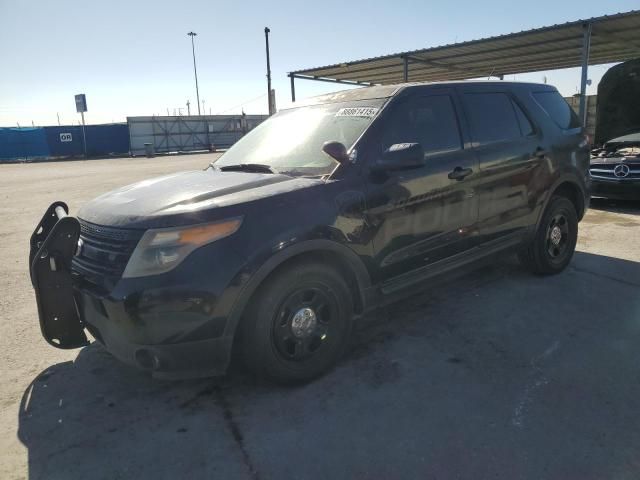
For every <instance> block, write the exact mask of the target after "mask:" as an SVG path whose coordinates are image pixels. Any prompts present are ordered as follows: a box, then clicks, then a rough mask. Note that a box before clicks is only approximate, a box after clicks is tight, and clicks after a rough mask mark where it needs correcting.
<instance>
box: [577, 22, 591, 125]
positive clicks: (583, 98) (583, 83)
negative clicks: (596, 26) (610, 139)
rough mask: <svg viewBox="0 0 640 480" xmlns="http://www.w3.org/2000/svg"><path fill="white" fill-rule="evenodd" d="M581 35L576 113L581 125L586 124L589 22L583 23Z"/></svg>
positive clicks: (589, 48)
mask: <svg viewBox="0 0 640 480" xmlns="http://www.w3.org/2000/svg"><path fill="white" fill-rule="evenodd" d="M582 28H583V32H584V33H583V35H582V75H581V78H580V109H579V113H578V115H579V116H580V121H581V122H582V125H583V126H585V127H586V126H587V76H588V73H589V51H590V50H591V29H592V26H591V23H585V24H584V25H583V26H582Z"/></svg>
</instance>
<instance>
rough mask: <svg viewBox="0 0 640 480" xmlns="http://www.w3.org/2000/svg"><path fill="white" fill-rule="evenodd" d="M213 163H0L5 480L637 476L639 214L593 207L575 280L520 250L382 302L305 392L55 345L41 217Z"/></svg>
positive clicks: (573, 269) (0, 457) (620, 207)
mask: <svg viewBox="0 0 640 480" xmlns="http://www.w3.org/2000/svg"><path fill="white" fill-rule="evenodd" d="M212 158H214V156H213V155H188V156H175V157H164V158H155V159H118V160H115V159H114V160H95V161H80V162H59V163H40V164H25V165H21V164H16V165H0V200H1V201H0V218H1V219H2V222H1V223H0V239H1V240H2V241H1V243H0V245H1V250H0V251H1V253H2V255H1V258H2V268H1V269H0V285H1V286H2V288H1V289H0V311H1V312H2V313H1V317H0V318H1V320H2V321H1V322H0V375H1V377H0V478H2V479H19V478H29V479H40V478H46V479H58V478H60V479H76V478H77V479H86V478H92V479H93V478H104V479H114V478H167V479H169V478H171V479H175V478H223V479H225V480H227V479H236V478H238V479H242V478H248V479H286V478H295V479H327V478H332V479H342V478H344V479H348V478H358V479H359V478H371V479H379V478H388V479H394V478H438V479H440V478H443V479H448V478H463V479H467V478H469V479H486V478H505V479H520V478H522V479H541V478H543V479H563V480H565V479H581V480H587V479H603V478H608V479H631V478H638V477H639V476H640V416H639V415H638V408H637V406H638V398H640V349H639V348H638V345H639V344H640V263H639V262H640V248H638V246H639V245H640V203H636V204H633V203H620V202H616V203H614V202H609V201H603V200H599V201H594V202H593V205H592V209H591V210H590V211H589V212H588V213H587V215H586V217H585V219H584V221H583V222H582V223H581V224H580V234H579V243H578V252H577V253H576V255H575V258H574V260H573V262H572V264H571V266H570V267H569V268H568V269H567V270H566V271H565V272H564V273H562V274H561V275H558V276H554V277H546V278H541V277H535V276H532V275H530V274H528V273H527V272H526V271H524V270H523V269H522V268H521V267H520V266H519V265H518V264H517V262H516V261H515V260H514V258H512V257H507V258H504V259H503V260H500V261H499V262H496V263H494V264H492V265H489V266H484V267H481V268H479V269H477V270H474V271H473V272H472V273H470V274H469V275H466V276H464V277H460V278H457V279H449V280H448V281H447V282H441V283H440V284H439V285H437V286H430V287H428V288H427V289H425V291H424V292H423V293H421V294H419V295H416V296H414V297H412V298H410V299H407V300H405V301H403V302H400V303H396V304H393V305H390V306H388V307H386V308H385V309H383V310H381V311H380V312H378V313H377V314H376V315H374V316H373V318H370V319H367V322H366V323H367V325H366V326H363V327H362V328H361V329H359V331H358V332H357V334H356V335H355V338H354V342H353V343H354V344H353V347H352V349H351V350H350V352H349V354H348V355H346V356H345V358H344V359H343V360H342V361H341V362H340V364H339V366H338V367H337V368H336V369H335V370H334V371H333V372H331V373H329V374H328V375H326V376H324V377H323V378H321V379H319V380H317V381H315V382H313V383H311V384H308V385H306V386H302V387H296V388H283V387H276V386H273V385H269V384H265V383H261V382H257V381H256V380H254V379H252V378H251V377H249V376H247V375H246V374H244V373H242V372H234V373H233V374H232V375H229V376H227V377H225V378H219V379H208V380H199V381H184V382H160V381H157V380H152V379H151V378H149V377H147V376H146V375H145V374H143V373H141V372H138V371H136V370H133V369H131V368H129V367H127V366H124V365H121V364H120V363H119V362H118V361H116V360H114V359H113V358H112V357H111V356H110V355H109V354H108V353H106V352H105V351H104V350H103V349H102V348H100V347H99V346H97V345H95V344H92V345H90V346H88V347H86V348H83V349H82V350H72V351H63V350H56V349H54V348H52V347H50V346H48V345H47V344H46V343H45V341H44V340H43V339H42V338H41V336H40V332H39V327H38V319H37V311H36V305H35V300H34V295H33V290H32V288H31V284H30V281H29V277H28V272H27V255H28V241H29V236H30V235H31V231H32V229H33V227H34V226H35V225H36V223H37V222H38V221H39V219H40V217H41V215H42V213H43V212H44V210H45V209H46V207H47V206H48V205H49V204H50V203H51V202H52V201H54V200H65V201H67V202H68V203H69V206H70V207H71V210H72V212H75V211H77V209H78V207H79V206H80V205H81V204H82V203H83V202H85V201H87V200H89V199H91V198H92V197H94V196H96V195H98V194H100V193H102V192H105V191H108V190H110V189H112V188H114V187H117V186H121V185H124V184H127V183H131V182H133V181H136V180H140V179H143V178H148V177H151V176H154V175H159V174H163V173H170V172H174V171H178V170H184V169H195V168H203V167H204V166H206V164H207V163H208V162H209V161H210V160H211V159H212Z"/></svg>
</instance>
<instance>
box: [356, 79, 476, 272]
mask: <svg viewBox="0 0 640 480" xmlns="http://www.w3.org/2000/svg"><path fill="white" fill-rule="evenodd" d="M459 108H460V107H459V105H458V103H457V99H456V97H455V94H454V91H453V90H451V89H431V90H427V91H423V92H416V93H413V94H410V95H407V96H405V97H404V98H398V99H396V100H394V101H393V102H392V103H391V104H390V105H389V106H388V107H387V108H386V109H385V111H384V112H383V114H382V116H381V118H380V119H379V121H378V122H377V123H376V125H375V128H373V129H372V131H371V132H369V133H370V135H369V137H368V139H367V141H368V147H367V148H366V149H365V151H366V152H367V154H366V156H367V158H366V162H367V163H368V164H370V165H371V164H373V163H375V162H376V161H377V160H378V159H379V158H380V157H381V156H382V154H383V152H384V151H385V150H386V149H388V148H389V147H390V146H391V145H395V144H404V143H420V144H421V145H422V147H423V149H424V164H423V165H422V166H420V167H418V168H413V169H407V170H399V171H384V172H375V171H370V172H369V174H368V177H367V193H366V195H367V198H366V220H367V223H368V225H369V226H370V229H371V232H372V241H373V250H374V257H373V262H374V263H375V267H376V268H375V270H376V271H377V276H378V278H377V279H376V280H378V281H380V282H387V283H389V284H391V283H392V282H393V281H394V279H396V278H399V277H403V278H408V277H407V274H411V273H412V272H420V271H421V269H424V268H425V267H426V266H428V265H430V264H432V263H434V262H437V261H439V260H442V259H443V258H446V257H449V256H452V255H455V254H456V253H459V252H461V251H464V250H465V249H468V248H470V247H471V246H472V243H473V232H474V230H475V225H476V221H477V215H478V205H477V200H476V197H475V192H474V176H475V175H476V173H477V164H476V160H475V157H474V155H473V153H472V152H471V151H469V150H468V149H466V148H464V147H465V139H464V137H463V133H462V132H463V130H462V129H461V126H460V123H459V117H458V113H457V112H458V110H459ZM415 280H416V281H417V280H419V274H417V275H415ZM405 283H406V282H405Z"/></svg>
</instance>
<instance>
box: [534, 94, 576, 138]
mask: <svg viewBox="0 0 640 480" xmlns="http://www.w3.org/2000/svg"><path fill="white" fill-rule="evenodd" d="M533 98H534V99H535V101H536V102H537V103H538V105H540V106H541V107H542V109H543V110H544V111H545V112H547V115H549V116H550V117H551V120H553V122H554V123H555V124H556V125H558V127H560V128H561V129H562V130H571V129H573V128H579V127H581V126H582V125H581V124H580V120H579V119H578V116H577V115H576V114H575V112H574V111H573V109H572V108H571V107H570V106H569V104H568V103H567V101H566V100H565V99H564V98H562V96H561V95H560V94H559V93H558V92H554V91H546V92H533Z"/></svg>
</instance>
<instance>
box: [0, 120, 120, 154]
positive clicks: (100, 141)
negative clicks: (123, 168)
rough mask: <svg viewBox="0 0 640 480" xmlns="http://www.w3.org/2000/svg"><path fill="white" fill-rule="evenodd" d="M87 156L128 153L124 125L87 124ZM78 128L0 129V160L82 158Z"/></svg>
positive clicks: (74, 126) (80, 135)
mask: <svg viewBox="0 0 640 480" xmlns="http://www.w3.org/2000/svg"><path fill="white" fill-rule="evenodd" d="M85 128H86V135H87V154H88V156H89V157H100V156H107V155H122V154H125V155H126V154H128V153H129V127H128V125H127V124H125V123H122V124H111V125H87V127H85ZM83 155H84V149H83V145H82V127H80V126H77V125H70V126H55V127H37V128H0V160H10V159H13V160H21V159H25V160H30V159H33V158H48V157H51V158H56V157H82V156H83Z"/></svg>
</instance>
